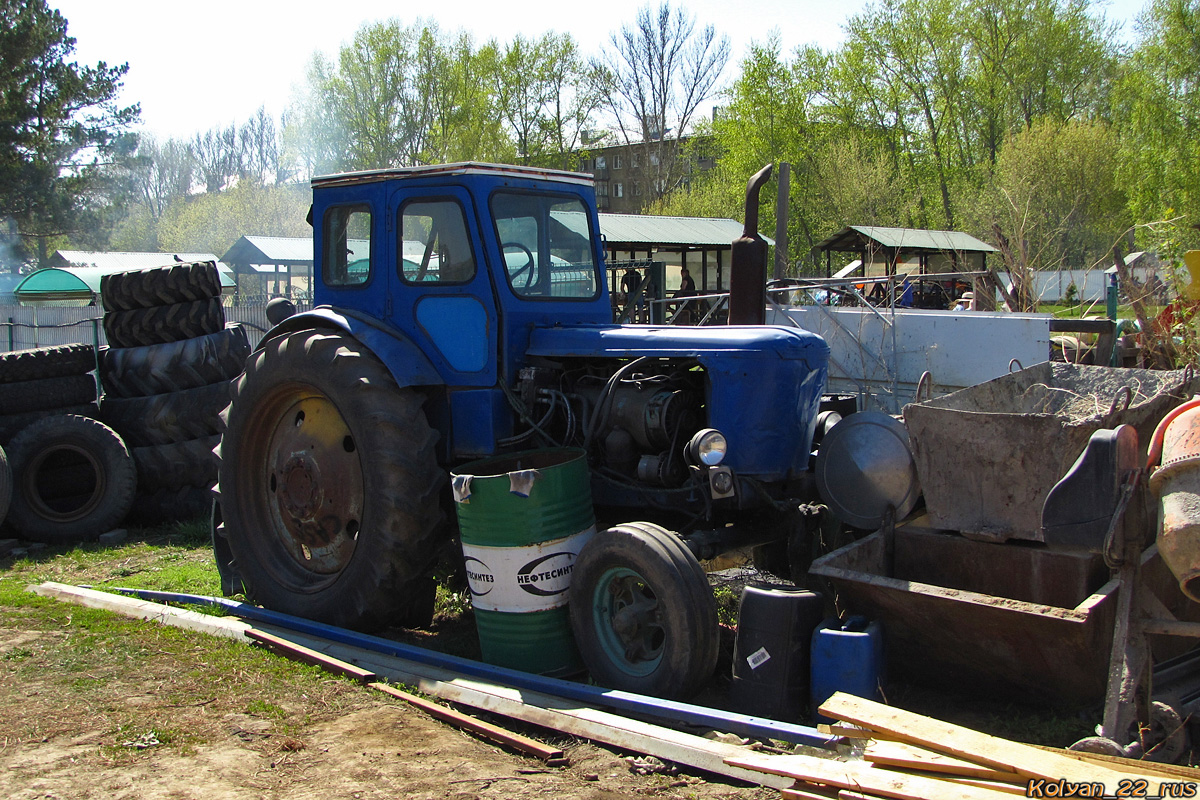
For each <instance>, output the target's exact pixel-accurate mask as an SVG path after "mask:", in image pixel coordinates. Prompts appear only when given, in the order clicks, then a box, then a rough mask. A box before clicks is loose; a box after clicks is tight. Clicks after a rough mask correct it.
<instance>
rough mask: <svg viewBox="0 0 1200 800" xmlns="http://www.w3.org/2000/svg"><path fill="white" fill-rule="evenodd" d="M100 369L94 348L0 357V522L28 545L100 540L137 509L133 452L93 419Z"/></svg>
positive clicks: (61, 348) (73, 346)
mask: <svg viewBox="0 0 1200 800" xmlns="http://www.w3.org/2000/svg"><path fill="white" fill-rule="evenodd" d="M95 367H96V351H95V349H94V348H93V347H92V346H91V345H81V344H71V345H63V346H59V347H46V348H40V349H35V350H18V351H15V352H11V353H3V354H0V409H2V413H0V446H2V447H3V450H0V520H5V519H6V520H7V522H6V524H7V525H8V526H9V527H10V528H11V529H12V530H13V531H14V532H15V533H17V534H18V535H20V536H21V537H23V538H25V539H28V540H30V541H35V542H46V543H60V542H67V541H73V540H76V539H84V538H89V537H94V536H95V535H97V534H100V533H103V532H104V531H106V530H108V529H109V528H111V527H112V526H113V525H115V524H117V523H119V522H120V521H121V519H123V518H124V517H125V514H126V512H128V510H129V508H130V506H131V504H132V502H133V492H134V481H135V472H134V465H133V460H132V458H131V456H130V454H129V450H128V449H127V448H126V446H125V444H124V442H122V441H121V437H120V436H118V435H117V434H116V433H115V432H114V431H113V430H112V429H111V428H109V427H107V426H106V425H104V424H102V423H100V422H98V421H97V420H96V419H94V418H95V417H96V415H97V407H96V380H95V375H94V374H93V371H94V370H95ZM5 452H6V453H7V457H5V455H4V453H5ZM6 511H7V516H6V514H5V512H6Z"/></svg>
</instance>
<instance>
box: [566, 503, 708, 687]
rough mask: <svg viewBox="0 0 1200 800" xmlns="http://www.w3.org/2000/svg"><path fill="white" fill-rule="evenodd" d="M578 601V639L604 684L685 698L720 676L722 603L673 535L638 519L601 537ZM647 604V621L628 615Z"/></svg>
mask: <svg viewBox="0 0 1200 800" xmlns="http://www.w3.org/2000/svg"><path fill="white" fill-rule="evenodd" d="M570 597H571V600H570V609H571V629H572V631H573V632H574V634H575V642H576V644H577V645H578V646H579V652H580V655H582V656H583V661H584V663H585V664H586V665H587V667H588V671H589V672H591V675H592V678H593V679H594V680H595V681H596V682H597V683H599V684H600V685H602V686H607V687H609V688H612V689H621V690H626V691H632V692H638V693H640V694H648V695H652V696H655V697H666V698H672V699H685V698H688V697H691V696H692V695H694V694H695V693H696V692H697V691H699V689H700V688H701V687H702V686H703V685H704V684H705V683H706V682H707V681H708V679H709V678H710V677H711V676H712V673H713V669H714V668H715V667H716V663H717V650H718V645H719V628H718V626H717V606H716V601H715V600H714V599H713V593H712V589H711V588H710V587H709V585H708V579H707V577H706V576H705V575H704V570H703V569H702V568H701V567H700V564H699V562H697V561H696V558H695V556H693V555H692V553H691V551H689V550H688V549H687V547H686V546H685V545H684V544H683V542H682V541H680V539H679V538H678V537H677V536H675V535H674V534H672V533H670V532H669V531H666V530H664V529H663V528H660V527H658V526H657V525H652V524H650V523H646V522H635V523H627V524H624V525H617V526H615V527H613V528H609V529H608V530H605V531H601V532H599V533H597V534H596V535H595V536H593V537H592V538H591V540H590V541H588V543H587V544H586V545H584V547H583V550H581V551H580V553H579V557H578V558H577V559H576V561H575V568H574V570H572V572H571V595H570ZM639 606H642V610H641V612H640V615H641V616H640V617H638V618H632V617H630V616H628V615H626V616H622V614H623V613H624V612H626V611H629V610H631V609H637V608H638V607H639ZM619 629H621V630H619ZM635 646H637V647H638V648H639V651H638V652H636V653H635V652H633V648H634V647H635Z"/></svg>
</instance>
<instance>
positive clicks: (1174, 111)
mask: <svg viewBox="0 0 1200 800" xmlns="http://www.w3.org/2000/svg"><path fill="white" fill-rule="evenodd" d="M1138 31H1139V39H1138V43H1137V46H1136V49H1135V51H1134V53H1133V55H1132V57H1131V58H1130V59H1129V60H1128V62H1127V63H1126V64H1125V65H1124V69H1123V71H1122V75H1121V79H1120V81H1119V83H1118V88H1117V91H1116V93H1115V95H1116V96H1115V98H1114V111H1113V117H1114V119H1115V120H1117V121H1119V123H1120V124H1119V126H1118V130H1119V131H1120V134H1121V150H1122V158H1121V163H1120V168H1119V174H1120V177H1121V178H1122V179H1123V180H1124V182H1125V184H1126V186H1127V187H1128V189H1129V192H1130V210H1131V211H1132V212H1133V216H1134V218H1135V219H1136V220H1137V221H1138V222H1141V223H1150V222H1154V221H1158V220H1175V222H1176V224H1174V225H1172V226H1169V227H1167V228H1165V229H1159V230H1154V229H1151V228H1148V227H1145V228H1140V229H1139V232H1138V236H1139V237H1140V244H1141V246H1159V247H1162V248H1163V249H1164V250H1166V251H1176V252H1178V251H1179V250H1183V249H1188V248H1194V247H1197V246H1200V233H1198V232H1197V231H1198V229H1197V227H1196V226H1197V225H1200V210H1198V209H1200V0H1152V2H1151V3H1150V4H1149V5H1148V6H1147V8H1146V10H1145V11H1144V12H1143V15H1142V17H1141V18H1140V19H1139V24H1138Z"/></svg>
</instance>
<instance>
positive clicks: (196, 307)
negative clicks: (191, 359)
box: [104, 297, 225, 347]
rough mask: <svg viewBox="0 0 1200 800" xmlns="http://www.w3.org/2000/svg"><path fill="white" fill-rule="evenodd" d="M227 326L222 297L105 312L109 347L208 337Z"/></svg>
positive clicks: (135, 345) (105, 327)
mask: <svg viewBox="0 0 1200 800" xmlns="http://www.w3.org/2000/svg"><path fill="white" fill-rule="evenodd" d="M224 327H225V310H224V309H223V308H222V307H221V298H219V297H210V298H208V299H207V300H191V301H188V302H185V303H174V304H172V305H167V306H153V307H151V308H135V309H132V310H129V311H110V312H108V313H107V314H105V315H104V335H105V336H106V337H107V338H108V345H109V347H143V346H145V345H150V344H163V343H166V342H177V341H179V340H181V339H192V338H194V337H197V336H208V335H209V334H210V333H216V332H218V331H220V330H221V329H223V328H224Z"/></svg>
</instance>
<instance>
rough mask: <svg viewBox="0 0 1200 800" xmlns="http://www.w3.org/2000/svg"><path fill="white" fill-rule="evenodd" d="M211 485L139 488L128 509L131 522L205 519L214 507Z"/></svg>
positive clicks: (137, 523)
mask: <svg viewBox="0 0 1200 800" xmlns="http://www.w3.org/2000/svg"><path fill="white" fill-rule="evenodd" d="M212 498H213V495H212V487H211V486H177V487H175V488H174V489H160V490H158V491H153V492H142V491H139V492H138V493H137V495H136V496H135V497H134V499H133V505H132V506H130V508H129V514H128V517H127V521H128V522H129V524H131V525H162V524H164V523H168V522H191V521H193V520H198V519H204V518H205V517H206V516H207V515H208V514H209V512H210V510H211V508H212Z"/></svg>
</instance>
